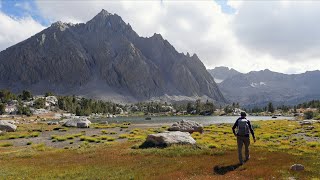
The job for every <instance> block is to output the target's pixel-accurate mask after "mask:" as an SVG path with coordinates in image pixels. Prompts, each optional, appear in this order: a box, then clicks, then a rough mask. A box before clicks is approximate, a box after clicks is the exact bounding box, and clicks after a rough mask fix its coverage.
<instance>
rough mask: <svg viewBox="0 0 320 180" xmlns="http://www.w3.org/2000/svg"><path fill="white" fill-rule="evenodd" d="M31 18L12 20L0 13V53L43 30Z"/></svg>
mask: <svg viewBox="0 0 320 180" xmlns="http://www.w3.org/2000/svg"><path fill="white" fill-rule="evenodd" d="M44 28H45V27H43V26H42V25H41V24H40V23H38V22H36V21H35V20H33V19H32V18H31V17H25V18H20V19H18V18H13V17H10V16H7V15H6V14H4V13H2V12H1V11H0V51H1V50H4V49H5V48H7V47H10V46H12V45H14V44H16V43H18V42H20V41H23V40H25V39H27V38H29V37H30V36H32V35H34V34H36V33H37V32H39V31H41V30H42V29H44Z"/></svg>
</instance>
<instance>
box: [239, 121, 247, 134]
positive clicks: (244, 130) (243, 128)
mask: <svg viewBox="0 0 320 180" xmlns="http://www.w3.org/2000/svg"><path fill="white" fill-rule="evenodd" d="M248 134H249V125H248V120H247V119H238V135H239V136H245V135H248Z"/></svg>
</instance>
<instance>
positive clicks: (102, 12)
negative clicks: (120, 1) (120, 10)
mask: <svg viewBox="0 0 320 180" xmlns="http://www.w3.org/2000/svg"><path fill="white" fill-rule="evenodd" d="M110 15H112V14H111V13H109V12H108V11H107V10H105V9H102V10H101V11H100V12H99V13H98V14H97V15H96V17H97V16H101V17H108V16H110Z"/></svg>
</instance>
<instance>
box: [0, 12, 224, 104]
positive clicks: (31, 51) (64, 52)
mask: <svg viewBox="0 0 320 180" xmlns="http://www.w3.org/2000/svg"><path fill="white" fill-rule="evenodd" d="M0 81H1V82H0V88H6V89H10V90H13V91H14V92H18V91H22V90H23V89H28V90H31V91H32V92H34V93H36V94H43V93H45V92H48V91H52V92H55V93H58V94H76V95H83V96H86V97H90V98H99V99H108V100H116V101H123V102H130V101H132V102H134V101H141V100H157V99H159V100H166V101H170V100H173V101H180V100H194V99H197V98H199V97H202V98H203V99H209V100H214V101H216V102H221V103H223V102H225V99H224V97H223V95H222V94H221V92H220V90H219V89H218V87H217V85H216V83H215V82H214V80H213V78H212V77H211V76H210V74H209V73H208V72H207V71H206V68H205V66H204V65H203V63H202V62H201V61H200V60H199V58H198V57H197V55H195V54H194V55H193V56H190V55H189V54H187V55H184V54H183V53H179V52H177V51H176V50H175V48H174V47H173V46H172V45H171V44H170V43H169V42H168V41H167V40H164V39H163V38H162V36H161V35H160V34H154V35H153V36H152V37H149V38H144V37H140V36H139V35H138V34H137V33H136V32H135V31H134V30H132V28H131V26H130V25H129V24H126V23H125V22H124V21H123V20H122V19H121V17H120V16H118V15H116V14H110V13H108V12H107V11H105V10H102V11H101V12H100V13H99V14H97V15H96V16H95V17H94V18H93V19H91V20H90V21H88V22H87V23H80V24H70V23H62V22H56V23H54V24H52V25H51V26H50V27H48V28H47V29H45V30H43V31H41V32H39V33H38V34H36V35H34V36H32V37H30V38H29V39H27V40H25V41H22V42H20V43H18V44H16V45H14V46H12V47H9V48H7V49H6V50H4V51H2V52H1V53H0Z"/></svg>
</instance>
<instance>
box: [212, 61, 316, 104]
mask: <svg viewBox="0 0 320 180" xmlns="http://www.w3.org/2000/svg"><path fill="white" fill-rule="evenodd" d="M218 69H219V68H218ZM220 69H224V70H226V69H229V68H226V67H224V68H221V67H220ZM208 71H209V72H210V71H211V75H212V76H213V77H214V78H216V77H215V76H214V75H217V74H218V75H219V76H218V77H219V78H221V77H226V78H225V79H224V81H223V82H221V83H220V84H219V88H220V89H221V91H222V92H223V95H224V96H225V97H226V99H227V100H228V101H229V102H239V103H240V104H242V105H245V106H251V107H253V106H265V105H266V104H267V103H268V102H274V103H275V104H278V105H294V104H297V103H301V102H305V101H309V100H313V99H319V98H320V84H319V82H320V81H319V79H320V71H318V70H317V71H307V72H305V73H301V74H283V73H277V72H273V71H270V70H269V69H265V70H261V71H251V72H249V73H246V74H243V73H239V72H238V73H237V74H236V75H233V76H230V74H232V73H233V71H232V70H229V71H232V72H231V73H230V72H228V71H225V72H222V73H221V71H216V70H215V69H213V72H212V70H208ZM224 73H225V74H226V75H225V76H224Z"/></svg>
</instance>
